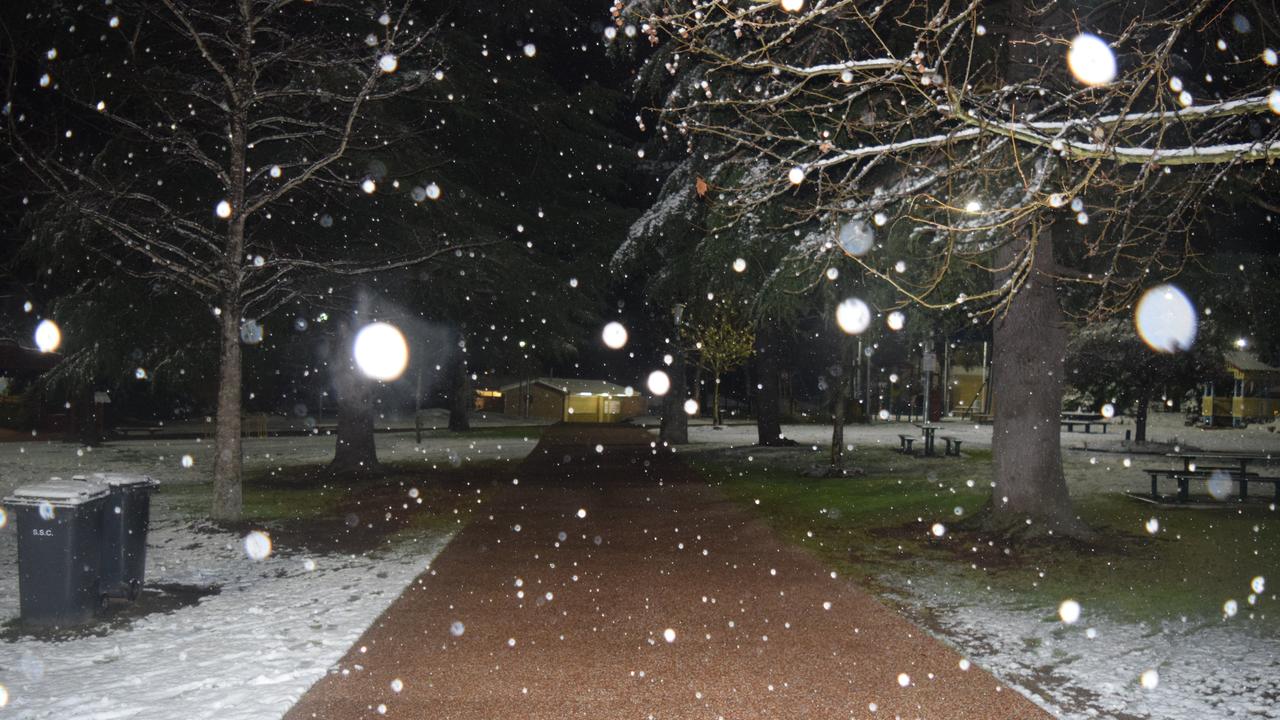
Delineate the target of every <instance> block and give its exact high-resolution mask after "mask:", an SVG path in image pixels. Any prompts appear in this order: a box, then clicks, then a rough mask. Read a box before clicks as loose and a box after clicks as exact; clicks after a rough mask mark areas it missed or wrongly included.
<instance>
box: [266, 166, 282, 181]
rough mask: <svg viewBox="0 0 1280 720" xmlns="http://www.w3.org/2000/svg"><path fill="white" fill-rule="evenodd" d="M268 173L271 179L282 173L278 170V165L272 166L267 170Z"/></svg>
mask: <svg viewBox="0 0 1280 720" xmlns="http://www.w3.org/2000/svg"><path fill="white" fill-rule="evenodd" d="M268 172H269V173H270V175H271V177H273V178H278V177H280V175H281V174H282V173H283V172H284V171H283V170H281V169H280V166H279V165H272V166H271V170H269V171H268Z"/></svg>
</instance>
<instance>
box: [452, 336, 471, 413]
mask: <svg viewBox="0 0 1280 720" xmlns="http://www.w3.org/2000/svg"><path fill="white" fill-rule="evenodd" d="M452 380H453V381H452V382H451V383H450V384H449V385H450V387H449V429H450V430H452V431H453V432H462V431H464V430H470V429H471V419H470V417H469V415H468V413H470V412H471V408H472V394H473V393H472V390H471V375H470V374H469V373H468V372H467V349H466V341H465V340H464V339H463V338H462V336H461V335H459V336H458V352H457V355H456V356H455V357H454V362H453V378H452Z"/></svg>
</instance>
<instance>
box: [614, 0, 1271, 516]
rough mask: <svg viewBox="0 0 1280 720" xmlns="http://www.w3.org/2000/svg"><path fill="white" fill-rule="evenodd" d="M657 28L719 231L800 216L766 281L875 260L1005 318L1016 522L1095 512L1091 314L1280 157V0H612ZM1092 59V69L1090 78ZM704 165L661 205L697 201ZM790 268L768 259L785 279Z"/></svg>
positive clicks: (1155, 266) (1004, 498)
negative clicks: (1077, 367) (1068, 368)
mask: <svg viewBox="0 0 1280 720" xmlns="http://www.w3.org/2000/svg"><path fill="white" fill-rule="evenodd" d="M614 12H615V17H616V18H617V22H618V23H619V24H620V25H625V24H628V23H633V24H635V25H636V26H637V28H638V30H639V31H640V32H639V36H640V37H641V38H647V41H648V43H649V44H650V45H652V46H653V47H654V49H653V51H652V54H651V55H650V56H649V58H648V60H647V61H646V64H645V67H644V70H643V71H642V75H641V78H642V80H643V81H645V82H649V83H651V84H658V80H657V79H658V78H663V77H667V78H670V79H669V81H668V82H666V84H665V85H664V91H663V92H664V94H663V95H661V97H660V99H659V101H658V102H659V107H656V108H655V109H654V112H655V113H656V114H657V116H658V120H659V122H657V123H655V125H656V127H657V128H658V132H659V133H660V134H661V136H662V137H664V138H666V139H667V140H669V141H670V142H671V143H672V144H674V145H679V146H683V148H684V149H685V151H686V152H687V153H689V155H690V157H691V158H696V159H697V162H699V163H700V164H701V165H702V166H704V167H705V166H707V165H713V166H715V167H716V168H718V169H717V170H716V172H715V173H713V174H712V175H711V176H710V177H709V179H708V181H709V182H710V183H711V185H713V186H715V187H718V188H721V189H722V190H723V198H724V199H723V200H722V201H721V203H720V208H719V209H718V212H719V214H720V215H722V216H723V217H724V218H725V219H724V221H723V223H722V224H721V226H720V227H717V228H712V229H711V231H712V232H724V233H728V232H730V231H732V229H733V228H734V227H735V226H742V225H747V226H750V227H753V228H755V229H756V230H757V232H758V231H759V225H760V223H761V219H762V218H767V217H778V216H779V215H781V218H780V219H779V220H777V221H775V222H772V223H770V224H769V226H768V232H769V234H771V235H772V236H773V237H779V236H781V237H787V236H788V235H793V236H794V239H793V240H792V241H791V242H790V245H791V247H790V250H789V253H788V256H787V258H786V259H785V260H784V261H783V262H782V263H779V264H778V266H777V268H776V271H775V273H774V275H773V277H771V278H770V280H769V283H789V284H792V285H799V286H800V287H799V289H804V288H805V287H808V288H812V287H816V286H819V285H821V284H822V283H824V282H828V281H829V278H832V277H833V276H832V275H830V274H829V273H828V271H829V270H830V269H833V268H836V267H837V266H842V265H843V266H849V265H852V267H853V269H855V270H857V271H860V272H861V273H863V274H864V275H866V276H868V277H869V278H875V279H878V280H879V281H882V282H884V283H887V284H889V286H891V287H892V288H893V290H894V291H895V292H897V293H898V294H899V295H900V297H902V298H903V299H904V300H907V301H910V302H911V303H913V304H914V305H915V306H917V307H919V308H924V309H937V310H942V309H950V310H961V311H967V312H968V313H969V314H970V316H971V318H972V319H973V321H974V322H981V321H984V320H985V321H991V322H993V323H994V324H995V327H994V335H995V352H996V355H995V369H994V377H995V382H996V383H997V394H998V397H997V399H996V422H995V437H994V440H993V443H994V450H995V456H996V478H995V479H996V487H997V489H996V492H995V493H994V495H993V503H992V505H991V510H992V512H991V513H990V518H991V521H992V524H993V525H997V526H1001V527H1004V528H1005V529H1016V531H1017V532H1026V531H1025V530H1023V528H1024V527H1026V523H1025V522H1024V521H1026V520H1031V519H1034V520H1036V521H1038V522H1036V523H1035V525H1034V527H1033V528H1032V529H1031V530H1030V532H1033V533H1044V532H1055V531H1056V532H1059V533H1062V532H1067V533H1071V532H1083V528H1082V527H1081V526H1080V524H1079V522H1078V520H1077V519H1076V518H1075V516H1074V513H1073V512H1072V510H1071V506H1070V502H1069V500H1068V496H1067V491H1066V484H1065V480H1064V479H1063V474H1062V466H1061V457H1060V451H1059V437H1058V413H1059V412H1060V409H1061V398H1062V389H1061V386H1062V357H1063V353H1064V350H1065V329H1064V317H1063V308H1062V304H1061V300H1060V291H1061V290H1062V287H1063V286H1067V285H1070V286H1073V289H1072V293H1073V296H1079V297H1081V298H1083V300H1082V301H1080V302H1078V303H1076V304H1075V305H1073V306H1072V307H1071V308H1070V310H1071V311H1072V312H1073V313H1076V314H1079V315H1082V316H1085V317H1094V318H1096V317H1103V316H1106V315H1109V314H1113V313H1116V312H1127V311H1128V308H1130V307H1132V303H1133V301H1134V300H1135V299H1137V297H1138V296H1139V295H1140V294H1142V293H1143V292H1144V291H1145V290H1146V289H1148V288H1149V287H1151V285H1152V284H1154V283H1155V282H1156V281H1157V280H1158V279H1165V278H1170V277H1173V276H1176V275H1177V273H1178V272H1179V271H1180V270H1181V268H1182V267H1183V264H1184V263H1185V262H1186V260H1187V258H1188V257H1190V256H1191V255H1192V254H1193V253H1194V252H1195V250H1196V248H1197V243H1198V242H1200V239H1199V238H1198V237H1197V230H1198V229H1202V228H1198V227H1197V219H1198V217H1199V215H1198V211H1199V210H1200V209H1201V208H1202V207H1203V205H1204V203H1205V202H1206V198H1208V197H1210V196H1211V194H1212V193H1214V192H1215V191H1219V190H1221V189H1222V187H1223V185H1224V183H1225V181H1226V180H1227V179H1229V178H1231V177H1232V176H1233V175H1237V174H1240V173H1261V172H1264V171H1265V169H1266V167H1268V166H1269V163H1267V162H1266V161H1270V160H1273V159H1274V158H1276V157H1280V142H1277V140H1278V139H1280V130H1278V128H1277V125H1276V123H1275V122H1274V113H1275V112H1277V111H1280V93H1278V92H1275V91H1274V90H1273V88H1272V87H1271V85H1270V84H1269V81H1268V80H1267V79H1266V75H1267V73H1263V72H1259V71H1258V70H1261V69H1262V67H1263V66H1264V65H1273V64H1275V63H1276V53H1275V52H1274V51H1272V50H1271V49H1269V48H1266V47H1265V46H1264V43H1265V38H1266V37H1267V36H1268V35H1270V34H1272V32H1273V30H1274V29H1275V28H1274V27H1272V26H1273V24H1274V22H1275V18H1276V17H1277V14H1276V12H1275V7H1274V5H1273V3H1270V2H1261V1H1260V2H1249V3H1238V2H1237V3H1231V2H1227V1H1226V0H1197V1H1193V2H1158V1H1155V0H1151V1H1148V2H1136V3H1126V4H1123V5H1117V4H1113V3H1102V2H1099V3H1079V4H1076V6H1074V10H1068V9H1067V8H1065V7H1064V6H1062V4H1061V3H1056V2H1052V1H1050V0H1000V1H998V2H983V1H982V0H968V1H962V2H955V1H954V0H885V1H883V2H878V3H861V2H854V1H853V0H816V1H815V0H787V1H786V2H780V3H773V2H760V3H739V2H695V3H675V2H664V1H662V0H637V1H636V2H633V3H631V4H630V5H626V4H624V3H622V2H617V3H615V9H614ZM1073 74H1074V77H1073ZM695 192H696V190H695V188H693V187H678V186H677V187H674V188H671V190H670V191H669V192H667V193H665V194H664V196H663V197H661V198H660V199H659V202H658V205H656V206H655V207H663V208H673V209H678V208H679V207H680V206H681V203H680V196H682V195H683V196H684V197H690V196H691V195H692V194H693V193H695ZM767 284H768V283H766V285H767Z"/></svg>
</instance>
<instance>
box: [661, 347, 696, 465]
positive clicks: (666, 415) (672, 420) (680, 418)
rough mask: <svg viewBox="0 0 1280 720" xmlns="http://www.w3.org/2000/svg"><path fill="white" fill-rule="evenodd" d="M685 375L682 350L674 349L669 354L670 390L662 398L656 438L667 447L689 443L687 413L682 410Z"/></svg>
mask: <svg viewBox="0 0 1280 720" xmlns="http://www.w3.org/2000/svg"><path fill="white" fill-rule="evenodd" d="M687 373H688V367H687V364H686V362H685V356H684V350H683V349H681V348H680V347H676V348H675V350H674V351H673V352H672V353H671V368H670V374H671V389H670V390H668V391H667V394H666V396H665V397H663V398H662V426H661V427H659V428H658V438H659V439H661V440H662V441H663V442H664V443H666V444H668V445H687V444H688V443H689V413H687V412H685V410H684V401H685V400H686V399H687V398H688V397H689V378H688V375H687Z"/></svg>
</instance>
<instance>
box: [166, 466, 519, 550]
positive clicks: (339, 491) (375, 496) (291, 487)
mask: <svg viewBox="0 0 1280 720" xmlns="http://www.w3.org/2000/svg"><path fill="white" fill-rule="evenodd" d="M323 469H324V466H323V465H294V466H286V467H283V468H273V469H260V470H255V471H252V472H249V473H246V476H245V479H244V484H243V499H244V500H243V501H244V506H243V507H244V509H243V514H242V520H241V521H240V523H238V524H239V525H254V526H267V527H277V528H288V529H290V530H292V531H294V532H296V533H298V534H301V535H306V534H307V532H308V529H309V528H310V527H315V528H325V527H327V526H329V525H331V524H332V523H333V521H334V520H335V519H341V518H344V517H345V516H346V515H347V514H349V513H353V512H355V513H357V514H365V515H370V514H373V515H381V514H383V513H384V512H385V510H386V509H387V508H388V507H389V508H392V509H395V510H396V511H398V512H399V511H402V510H406V509H411V510H412V512H408V513H405V518H406V521H407V522H406V523H404V524H402V525H400V526H398V527H396V528H395V529H391V530H389V532H392V533H394V534H396V535H399V536H402V535H404V534H406V533H408V534H414V533H418V534H421V533H429V532H435V531H438V530H440V529H443V528H449V527H458V526H460V525H461V524H465V522H466V521H467V519H468V518H469V517H470V515H471V513H472V512H473V511H474V509H475V508H478V507H483V503H484V502H487V500H488V498H489V496H490V494H491V492H492V489H493V487H494V486H495V483H496V482H498V481H499V480H501V479H502V478H505V477H507V474H509V469H510V465H509V463H505V462H501V461H494V462H470V463H465V464H463V465H460V466H459V467H456V468H454V467H445V468H443V469H440V468H430V467H424V465H423V464H422V463H421V461H417V462H414V461H399V462H388V463H383V465H382V471H381V472H380V473H379V474H378V475H376V476H373V477H368V478H354V479H345V478H344V479H341V480H336V481H335V480H334V479H333V478H331V477H328V476H326V475H325V474H323V472H321V471H322V470H323ZM411 489H412V490H414V491H415V492H416V497H411V496H410V494H409V491H410V490H411ZM163 492H164V494H165V495H166V496H167V497H166V499H167V500H168V502H169V503H170V504H171V506H172V507H174V508H176V509H177V511H178V512H179V513H182V514H185V515H188V516H191V517H204V516H207V514H208V511H209V507H210V505H211V503H212V499H213V487H212V485H211V484H210V483H198V484H180V485H177V484H175V485H166V486H164V488H163ZM418 499H421V500H422V502H421V503H418V502H417V500H418ZM477 500H480V501H481V502H480V503H477ZM405 505H409V506H410V507H409V508H405V507H404V506H405Z"/></svg>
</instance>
